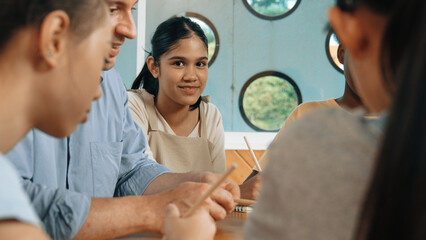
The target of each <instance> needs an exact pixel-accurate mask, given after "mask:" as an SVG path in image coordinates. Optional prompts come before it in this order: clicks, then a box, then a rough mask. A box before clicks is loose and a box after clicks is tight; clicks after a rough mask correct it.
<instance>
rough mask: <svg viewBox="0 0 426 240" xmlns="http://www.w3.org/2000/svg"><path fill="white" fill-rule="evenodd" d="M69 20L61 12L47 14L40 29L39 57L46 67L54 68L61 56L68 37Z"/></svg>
mask: <svg viewBox="0 0 426 240" xmlns="http://www.w3.org/2000/svg"><path fill="white" fill-rule="evenodd" d="M69 28H70V19H69V17H68V15H67V14H66V13H65V12H64V11H61V10H57V11H53V12H51V13H49V14H48V15H47V16H46V17H45V18H44V20H43V22H42V24H41V27H40V35H39V46H38V47H39V51H40V57H41V58H42V59H43V61H44V62H45V63H47V65H48V66H51V67H52V66H55V65H56V64H57V63H58V59H59V57H60V56H61V55H62V54H63V52H64V50H65V48H66V43H67V41H68V37H69Z"/></svg>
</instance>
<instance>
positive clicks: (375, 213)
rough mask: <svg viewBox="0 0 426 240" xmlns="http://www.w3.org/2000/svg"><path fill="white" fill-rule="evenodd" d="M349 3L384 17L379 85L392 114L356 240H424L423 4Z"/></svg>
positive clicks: (409, 0)
mask: <svg viewBox="0 0 426 240" xmlns="http://www.w3.org/2000/svg"><path fill="white" fill-rule="evenodd" d="M338 2H341V1H338ZM352 2H363V3H365V4H366V5H367V6H375V7H374V8H371V9H373V10H376V12H378V13H382V14H386V15H388V16H389V17H388V23H387V27H386V31H385V33H384V37H383V42H382V64H381V65H382V69H383V70H384V76H385V78H384V81H385V83H384V84H385V85H386V86H391V87H390V88H388V91H389V92H390V93H391V94H392V95H393V104H392V108H391V110H390V112H389V118H388V120H387V124H386V128H385V133H384V138H383V141H382V143H381V148H380V150H379V154H378V157H377V162H376V165H375V170H374V174H373V175H372V180H371V185H370V187H369V189H368V191H367V194H366V198H365V202H364V205H363V208H362V211H361V213H360V218H359V222H358V229H357V234H356V237H355V239H363V240H366V239H368V240H373V239H404V240H406V239H408V240H414V239H419V240H420V239H421V240H424V239H426V204H425V203H426V185H425V183H426V94H425V92H426V68H425V67H424V64H425V62H426V55H425V54H426V49H425V48H426V32H425V31H424V29H426V1H424V0H392V1H383V0H382V1H374V0H360V1H357V0H354V1H352ZM367 2H369V3H370V5H368V4H367ZM373 3H374V4H373ZM379 3H380V4H379ZM379 6H381V7H379ZM379 9H380V10H379Z"/></svg>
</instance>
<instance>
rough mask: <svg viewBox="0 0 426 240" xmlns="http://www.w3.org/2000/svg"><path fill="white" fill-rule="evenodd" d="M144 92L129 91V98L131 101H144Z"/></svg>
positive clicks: (138, 90)
mask: <svg viewBox="0 0 426 240" xmlns="http://www.w3.org/2000/svg"><path fill="white" fill-rule="evenodd" d="M142 95H143V93H142V90H140V89H127V96H129V101H130V102H132V101H142Z"/></svg>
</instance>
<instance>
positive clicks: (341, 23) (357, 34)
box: [328, 7, 367, 57]
mask: <svg viewBox="0 0 426 240" xmlns="http://www.w3.org/2000/svg"><path fill="white" fill-rule="evenodd" d="M328 16H329V19H330V23H331V26H332V27H333V30H334V32H335V33H336V35H337V36H338V38H339V40H340V43H341V44H343V45H344V46H345V47H346V50H348V51H349V52H351V55H352V56H353V57H358V56H360V55H362V54H363V51H364V50H366V43H367V38H366V32H365V31H364V30H363V28H362V23H361V22H360V18H359V16H357V15H356V13H354V12H344V11H342V10H340V8H338V7H333V8H331V9H330V10H329V12H328Z"/></svg>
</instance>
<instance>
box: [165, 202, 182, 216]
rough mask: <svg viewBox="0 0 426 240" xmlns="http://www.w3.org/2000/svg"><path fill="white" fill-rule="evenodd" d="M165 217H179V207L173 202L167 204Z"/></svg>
mask: <svg viewBox="0 0 426 240" xmlns="http://www.w3.org/2000/svg"><path fill="white" fill-rule="evenodd" d="M166 217H167V218H179V217H180V212H179V208H178V207H177V206H176V205H175V204H173V203H170V204H169V205H167V208H166Z"/></svg>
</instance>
